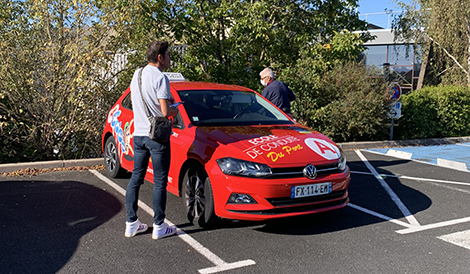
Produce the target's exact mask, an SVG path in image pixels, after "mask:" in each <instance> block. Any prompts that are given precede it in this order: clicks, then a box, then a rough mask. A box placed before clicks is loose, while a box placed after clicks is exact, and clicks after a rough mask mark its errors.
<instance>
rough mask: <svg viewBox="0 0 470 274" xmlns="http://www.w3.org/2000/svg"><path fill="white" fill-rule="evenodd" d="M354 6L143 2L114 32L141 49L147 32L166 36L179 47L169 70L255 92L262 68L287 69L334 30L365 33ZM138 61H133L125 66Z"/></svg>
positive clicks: (269, 0)
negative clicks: (126, 33) (125, 34)
mask: <svg viewBox="0 0 470 274" xmlns="http://www.w3.org/2000/svg"><path fill="white" fill-rule="evenodd" d="M356 6H357V1H356V0H348V1H340V0H334V1H324V0H303V1H294V0H259V1H255V0H252V1H231V0H222V1H202V0H195V1H193V0H191V1H188V0H177V1H168V2H166V1H148V0H145V1H142V2H141V3H140V4H139V5H138V8H139V9H140V8H142V9H143V10H145V13H140V14H139V13H138V12H137V13H135V16H130V14H129V16H127V17H126V18H127V19H126V20H127V21H128V23H125V24H124V25H122V26H116V28H117V29H120V31H118V32H119V33H121V30H123V29H125V28H126V27H128V26H133V27H130V28H129V29H131V30H134V29H135V30H137V33H138V34H139V35H137V36H136V35H134V34H132V35H134V36H133V37H132V38H130V39H129V44H132V45H134V47H133V48H134V49H138V48H139V47H138V45H137V44H136V43H141V44H145V45H146V43H143V41H145V42H147V41H148V39H142V37H149V36H148V35H147V34H150V33H152V34H155V35H153V37H155V36H157V37H159V38H160V37H162V39H164V38H167V37H168V39H170V40H172V41H173V43H174V45H175V48H178V49H180V51H179V52H175V54H174V56H173V61H174V65H175V66H174V70H177V71H180V72H182V73H183V75H185V76H186V77H187V78H188V79H190V80H204V81H212V82H222V83H234V84H242V85H246V86H249V87H259V88H260V85H259V82H258V73H259V71H260V70H261V69H262V68H263V67H264V66H271V67H288V66H292V65H294V64H295V63H296V62H297V60H298V59H299V58H300V54H299V53H300V51H301V50H302V49H304V48H308V47H310V46H311V45H313V44H315V43H328V41H330V40H331V37H332V36H333V35H334V32H335V31H341V30H343V29H348V30H350V31H355V30H365V28H366V24H365V22H364V21H361V20H359V18H358V15H357V13H356V12H355V10H354V8H355V7H356ZM137 18H140V19H137ZM126 20H123V21H122V22H126ZM134 22H139V25H138V26H137V25H133V24H135V23H134ZM156 29H158V30H163V32H160V33H156V32H155V31H154V30H156ZM129 34H130V33H129ZM140 34H142V35H140ZM151 36H152V35H151ZM137 38H138V39H137ZM141 60H142V58H140V59H135V60H134V59H133V60H132V62H133V63H132V64H131V65H130V67H136V66H137V65H136V64H137V63H138V62H141ZM127 80H128V79H127Z"/></svg>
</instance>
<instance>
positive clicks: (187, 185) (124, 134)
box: [102, 74, 350, 227]
mask: <svg viewBox="0 0 470 274" xmlns="http://www.w3.org/2000/svg"><path fill="white" fill-rule="evenodd" d="M169 75H170V74H169ZM170 76H174V75H170ZM169 78H170V79H171V78H174V77H169ZM170 88H171V94H172V96H173V97H174V100H175V102H183V104H182V105H180V106H178V108H179V111H180V112H179V114H178V116H176V117H175V119H174V120H173V135H172V136H171V139H170V141H171V153H172V155H171V165H170V172H169V176H168V188H167V190H168V191H169V192H171V193H173V194H175V195H177V196H181V197H182V198H183V199H182V200H183V205H184V208H185V209H186V212H187V216H188V219H189V220H190V221H191V222H193V223H195V224H197V225H199V226H201V227H205V226H209V225H212V224H214V223H215V222H216V221H217V220H218V218H226V219H238V220H257V221H261V220H267V219H273V218H282V217H288V216H296V215H303V214H311V213H316V212H323V211H328V210H334V209H339V208H342V207H344V206H346V204H347V203H348V202H349V197H348V186H349V182H350V172H349V168H348V166H347V165H346V159H345V156H344V154H343V152H342V151H341V149H339V148H338V147H337V146H336V145H335V144H334V143H333V142H332V141H331V140H330V139H328V138H327V137H326V136H324V135H322V134H321V133H319V132H317V131H315V130H312V129H310V128H308V127H305V126H302V125H300V124H298V123H296V122H295V121H293V120H292V119H291V118H289V117H288V116H287V115H286V114H285V113H283V112H282V111H281V110H279V109H278V108H277V107H276V106H274V105H273V104H271V102H269V101H268V100H266V99H265V98H263V97H262V96H261V95H259V94H258V93H256V92H255V91H253V90H251V89H248V88H246V87H242V86H235V85H224V84H214V83H202V82H188V81H171V82H170ZM133 130H134V127H133V113H132V104H131V98H130V89H127V90H126V91H125V92H124V94H123V95H122V96H121V97H120V98H119V100H118V101H117V102H116V104H115V105H114V106H113V108H112V109H111V110H110V111H109V114H108V118H107V121H106V126H105V129H104V132H103V137H102V147H103V152H104V155H105V157H104V158H105V166H106V171H107V173H108V174H109V176H111V177H117V176H119V175H121V174H122V172H123V171H130V172H131V171H132V168H133V156H134V152H133V149H132V139H133V135H132V133H133ZM152 176H153V174H152V166H151V164H150V165H149V167H148V170H147V175H146V177H145V178H146V180H148V181H150V182H153V177H152Z"/></svg>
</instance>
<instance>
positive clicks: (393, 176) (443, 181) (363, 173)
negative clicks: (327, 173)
mask: <svg viewBox="0 0 470 274" xmlns="http://www.w3.org/2000/svg"><path fill="white" fill-rule="evenodd" d="M351 173H355V174H362V175H374V174H372V173H370V172H362V171H351ZM380 176H381V177H382V178H387V177H392V178H399V179H408V180H415V181H428V182H434V183H443V184H453V185H463V186H470V183H465V182H457V181H447V180H436V179H427V178H419V177H411V176H405V175H393V174H380Z"/></svg>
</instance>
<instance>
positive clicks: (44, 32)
mask: <svg viewBox="0 0 470 274" xmlns="http://www.w3.org/2000/svg"><path fill="white" fill-rule="evenodd" d="M98 12H99V11H98V9H97V8H96V6H95V5H94V4H93V2H92V1H88V0H74V1H66V0H53V1H50V0H49V1H46V0H34V1H33V0H18V1H2V9H1V11H0V14H1V15H0V20H1V21H0V26H1V27H0V28H1V34H0V35H1V36H2V37H1V40H0V72H1V73H0V134H1V138H0V139H1V140H2V142H3V147H2V148H1V151H0V153H1V156H2V157H1V160H0V161H27V160H37V159H41V160H45V159H66V158H69V159H70V158H82V157H91V156H97V155H100V149H99V147H100V146H99V136H100V131H101V129H102V125H103V121H104V117H105V116H106V112H107V110H108V109H109V104H108V103H107V102H106V100H105V99H106V98H107V97H109V95H110V90H111V88H112V86H113V85H114V80H113V79H112V77H110V75H106V73H105V71H107V70H106V68H107V66H108V64H109V61H110V58H111V56H108V55H107V54H106V47H105V45H106V40H107V38H108V37H109V29H106V28H101V27H98V26H97V25H96V24H95V22H94V21H93V20H94V19H95V18H96V15H97V14H98ZM95 26H96V27H95Z"/></svg>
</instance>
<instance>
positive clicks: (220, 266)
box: [90, 170, 256, 274]
mask: <svg viewBox="0 0 470 274" xmlns="http://www.w3.org/2000/svg"><path fill="white" fill-rule="evenodd" d="M90 172H91V173H93V174H94V175H95V176H96V177H98V178H99V179H100V180H102V181H103V182H105V183H106V184H108V185H109V186H111V187H112V188H114V189H115V190H117V191H118V192H119V193H120V194H122V195H123V196H126V191H125V190H124V189H123V188H122V187H120V186H119V185H118V184H116V183H114V182H113V181H111V180H110V179H108V178H107V177H106V176H104V175H103V174H101V173H99V172H98V171H96V170H90ZM139 207H140V208H142V210H144V211H145V212H147V213H148V214H150V216H153V209H152V208H151V207H149V206H148V205H147V204H145V203H144V202H142V201H141V200H139ZM166 222H167V223H168V224H169V225H174V224H173V223H172V222H170V221H168V219H166ZM177 236H178V237H179V238H180V239H182V240H183V241H185V242H186V243H187V244H189V245H190V246H191V247H192V248H193V249H194V250H196V251H197V252H199V253H200V254H201V255H203V256H204V257H206V259H208V260H209V261H211V262H212V263H213V264H214V265H215V266H214V267H209V268H204V269H199V273H204V274H206V273H217V272H221V271H225V270H230V269H235V268H240V267H245V266H249V265H254V264H256V262H255V261H253V260H244V261H239V262H235V263H226V262H225V261H224V260H222V259H221V258H219V257H218V256H217V255H215V254H214V253H212V252H211V251H210V250H209V249H207V248H206V247H204V246H203V245H202V244H200V243H199V242H198V241H196V240H195V239H194V238H193V237H191V236H189V235H188V234H186V232H184V231H183V230H181V229H179V228H178V229H177Z"/></svg>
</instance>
